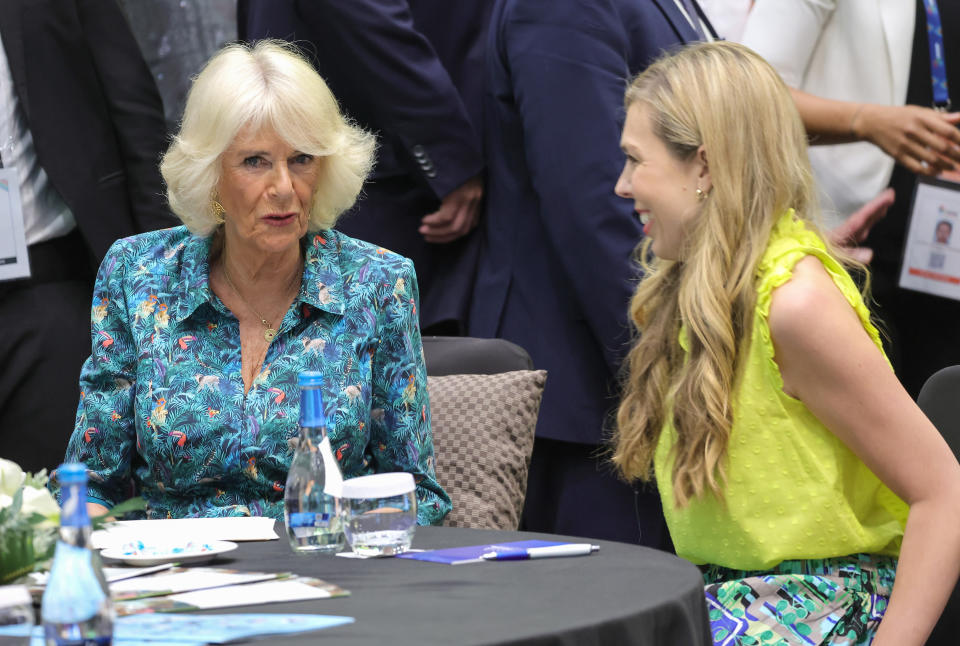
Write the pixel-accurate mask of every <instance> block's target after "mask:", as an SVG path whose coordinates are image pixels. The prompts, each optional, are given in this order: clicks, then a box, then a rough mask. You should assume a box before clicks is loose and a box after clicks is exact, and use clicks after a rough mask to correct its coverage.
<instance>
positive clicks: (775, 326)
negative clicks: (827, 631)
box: [769, 257, 960, 646]
mask: <svg viewBox="0 0 960 646" xmlns="http://www.w3.org/2000/svg"><path fill="white" fill-rule="evenodd" d="M811 313H815V315H813V316H811ZM769 321H770V331H771V335H772V337H773V344H774V348H775V351H776V361H777V364H778V365H779V366H780V373H781V375H782V377H783V382H784V391H785V392H786V393H787V394H789V395H791V396H793V397H795V398H797V399H799V400H801V401H802V402H803V403H804V404H805V405H806V406H807V407H808V408H809V409H810V410H811V412H813V414H814V415H816V416H817V418H818V419H820V420H821V421H822V422H823V423H824V424H825V425H826V426H827V428H829V429H830V430H831V431H833V433H835V434H836V435H837V436H838V437H839V438H840V439H841V440H842V441H843V442H844V443H845V444H846V445H847V446H848V447H850V449H851V450H852V451H854V452H855V453H856V454H857V455H858V456H859V457H860V459H862V460H863V461H864V463H865V464H866V465H867V466H868V467H869V468H870V469H871V470H872V471H873V472H874V473H875V474H876V475H877V476H878V477H879V478H880V479H881V480H882V481H883V482H884V483H885V484H886V485H887V486H888V487H890V488H891V489H892V490H893V491H894V493H896V494H897V495H898V496H900V497H901V498H902V499H903V500H905V501H906V502H907V503H908V504H909V505H910V515H909V518H908V520H907V526H906V532H905V535H904V538H903V545H902V547H901V551H900V562H899V566H898V568H897V577H896V582H895V584H894V588H893V594H892V596H891V599H890V605H889V607H888V608H887V611H886V614H885V616H884V619H883V621H882V622H881V626H880V629H879V631H878V633H877V636H876V640H875V641H874V642H873V643H874V644H875V646H886V645H897V646H904V645H910V644H917V645H918V646H919V645H920V644H923V643H924V641H925V640H926V638H927V636H928V635H929V633H930V631H931V630H932V629H933V626H934V625H935V623H936V621H937V619H938V617H939V616H940V612H941V611H942V610H943V607H944V604H945V603H946V601H947V598H948V597H949V596H950V593H951V591H952V590H953V588H954V585H955V584H956V581H957V574H958V572H960V505H958V504H957V501H958V500H960V465H958V464H957V460H956V458H955V457H954V455H953V453H952V452H951V450H950V448H949V447H948V446H947V444H946V442H945V441H944V440H943V438H942V437H941V436H940V433H939V432H937V429H936V428H934V426H933V424H931V423H930V421H929V420H928V419H927V418H926V417H925V416H924V414H923V413H922V412H921V411H920V409H919V408H917V406H916V404H915V403H914V402H913V400H912V399H911V398H910V396H909V395H908V394H907V392H906V391H905V390H904V389H903V387H902V386H901V385H900V383H899V381H897V379H896V377H895V376H894V374H893V372H892V371H891V369H890V366H889V365H888V364H887V362H886V361H885V359H884V357H883V355H882V354H881V353H880V351H879V350H878V349H877V347H876V345H874V343H873V341H872V340H871V339H870V337H869V336H868V334H867V333H866V331H865V330H864V328H863V325H862V324H861V322H860V319H859V317H858V316H857V314H856V312H855V311H854V310H853V308H852V307H851V306H850V305H849V303H848V302H847V300H846V299H845V298H844V296H843V294H842V293H841V292H840V291H839V289H837V287H836V286H835V285H834V283H833V280H832V279H831V278H830V276H829V275H828V273H827V271H826V270H825V269H824V268H823V265H821V264H820V262H819V261H818V260H817V259H816V258H814V257H807V258H805V259H804V260H802V261H800V262H799V263H798V264H797V266H796V268H795V270H794V275H793V278H792V279H791V280H790V281H789V282H787V283H785V284H784V285H782V286H781V287H779V288H777V289H776V290H775V291H774V293H773V298H772V302H771V306H770V318H769Z"/></svg>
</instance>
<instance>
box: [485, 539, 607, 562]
mask: <svg viewBox="0 0 960 646" xmlns="http://www.w3.org/2000/svg"><path fill="white" fill-rule="evenodd" d="M599 549H600V546H599V545H591V544H590V543H564V544H563V545H549V546H547V547H528V548H527V549H503V550H496V551H493V552H487V553H486V554H484V555H483V558H484V559H485V560H487V561H525V560H527V559H545V558H552V557H557V556H586V555H587V554H590V553H591V552H596V551H597V550H599Z"/></svg>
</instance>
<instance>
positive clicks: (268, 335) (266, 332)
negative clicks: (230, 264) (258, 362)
mask: <svg viewBox="0 0 960 646" xmlns="http://www.w3.org/2000/svg"><path fill="white" fill-rule="evenodd" d="M221 266H222V267H223V277H224V278H226V279H227V284H228V285H230V289H232V290H233V293H234V294H236V295H237V296H238V297H239V298H240V300H241V301H243V304H244V305H246V306H247V307H249V308H250V311H251V312H253V313H254V314H256V315H257V318H258V319H260V323H261V324H263V328H264V329H263V340H264V341H266V342H267V343H270V342H271V341H273V337H275V336H277V331H276V329H274V327H273V326H272V325H270V323H269V322H268V321H267V319H265V318H263V315H262V314H261V313H260V312H258V311H257V310H256V309H254V307H253V305H251V304H250V301H248V300H247V299H245V298H244V297H243V294H241V293H240V290H239V289H237V288H236V286H235V285H234V284H233V281H232V280H230V274H229V273H228V272H227V261H226V260H224V261H223V263H221Z"/></svg>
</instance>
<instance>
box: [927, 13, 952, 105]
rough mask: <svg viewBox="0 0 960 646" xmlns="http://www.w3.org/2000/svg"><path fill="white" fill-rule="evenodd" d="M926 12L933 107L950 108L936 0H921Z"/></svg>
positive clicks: (941, 28) (941, 30)
mask: <svg viewBox="0 0 960 646" xmlns="http://www.w3.org/2000/svg"><path fill="white" fill-rule="evenodd" d="M923 8H924V9H926V14H927V43H928V44H929V46H930V76H931V81H932V82H933V107H934V108H935V109H937V110H943V111H947V110H949V109H950V91H949V90H948V89H947V63H946V61H945V60H944V59H943V25H942V24H941V23H940V9H939V8H938V7H937V0H923Z"/></svg>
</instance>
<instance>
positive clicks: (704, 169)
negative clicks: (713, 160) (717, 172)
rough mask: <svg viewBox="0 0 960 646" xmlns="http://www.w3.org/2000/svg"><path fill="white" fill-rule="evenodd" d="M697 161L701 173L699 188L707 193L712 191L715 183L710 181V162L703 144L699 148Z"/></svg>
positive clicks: (698, 181) (698, 182)
mask: <svg viewBox="0 0 960 646" xmlns="http://www.w3.org/2000/svg"><path fill="white" fill-rule="evenodd" d="M696 162H697V166H698V167H699V168H698V172H699V175H698V176H697V188H699V189H700V190H701V191H703V192H704V193H705V194H706V193H709V192H710V189H711V188H713V183H712V182H711V181H710V164H709V163H708V162H707V149H706V148H704V147H703V146H702V145H701V146H700V147H699V148H697V152H696Z"/></svg>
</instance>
